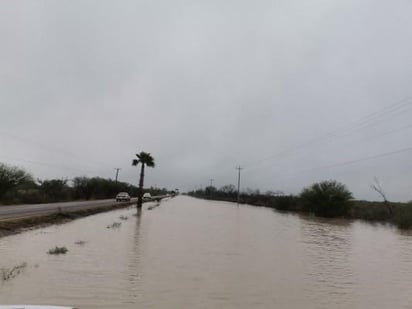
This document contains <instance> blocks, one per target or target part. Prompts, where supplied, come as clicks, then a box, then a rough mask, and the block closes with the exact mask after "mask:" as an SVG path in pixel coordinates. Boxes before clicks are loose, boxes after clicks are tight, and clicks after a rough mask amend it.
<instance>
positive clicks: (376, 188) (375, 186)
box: [371, 176, 393, 215]
mask: <svg viewBox="0 0 412 309" xmlns="http://www.w3.org/2000/svg"><path fill="white" fill-rule="evenodd" d="M373 180H374V182H373V183H372V184H371V188H372V190H374V191H376V192H377V193H378V194H379V195H380V196H381V197H382V199H383V203H384V204H385V206H386V209H387V210H388V212H389V214H390V215H393V209H392V206H391V204H390V203H389V201H388V199H387V198H386V194H385V192H384V191H383V188H382V186H381V184H380V182H379V179H378V177H376V176H375V177H374V178H373Z"/></svg>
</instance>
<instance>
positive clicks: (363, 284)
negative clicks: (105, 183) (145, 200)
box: [0, 196, 412, 309]
mask: <svg viewBox="0 0 412 309" xmlns="http://www.w3.org/2000/svg"><path fill="white" fill-rule="evenodd" d="M153 205H154V203H150V204H146V205H145V209H144V210H143V213H142V215H141V216H140V217H137V216H133V214H135V213H136V210H135V209H134V208H129V209H123V210H117V211H112V212H107V213H103V214H97V215H93V216H90V217H86V218H82V219H78V220H76V221H72V222H70V223H67V224H62V225H55V226H49V227H47V228H41V229H36V230H32V231H28V232H25V233H22V234H18V235H13V236H9V237H4V238H0V268H11V267H13V266H15V265H18V264H21V263H23V262H25V263H27V266H26V267H25V268H24V270H23V271H22V272H21V273H20V274H18V275H17V276H16V277H15V278H13V279H10V280H7V281H3V282H2V281H1V279H0V304H12V303H15V304H16V303H19V304H21V303H25V304H60V305H74V306H76V307H79V308H80V309H86V308H176V309H177V308H179V309H181V308H190V309H193V308H248V309H250V308H316V309H319V308H328V309H329V308H374V309H375V308H412V235H408V234H407V233H406V234H405V233H401V232H399V231H398V230H397V229H396V228H393V227H390V226H385V225H371V224H367V223H363V222H358V221H354V222H352V221H339V220H338V221H330V220H322V219H316V218H313V217H307V216H301V215H297V214H290V213H289V214H285V213H280V212H276V211H273V210H271V209H267V208H258V207H251V206H246V205H241V206H239V207H238V206H236V205H235V204H231V203H224V202H213V201H203V200H198V199H193V198H190V197H185V196H180V197H176V198H174V199H170V200H166V201H163V202H162V203H160V206H159V207H156V208H153V209H152V210H148V209H147V207H148V206H153ZM120 216H125V217H126V216H127V220H121V219H119V217H120ZM123 219H125V218H123ZM114 222H121V225H120V227H117V228H107V226H109V225H111V224H112V223H114ZM78 241H85V243H84V244H82V245H81V244H75V242H78ZM55 246H66V247H67V248H68V249H69V251H68V252H67V254H65V255H59V256H55V255H48V254H47V251H48V250H49V249H50V248H53V247H55ZM0 275H1V271H0Z"/></svg>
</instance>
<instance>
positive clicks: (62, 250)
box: [47, 246, 69, 255]
mask: <svg viewBox="0 0 412 309" xmlns="http://www.w3.org/2000/svg"><path fill="white" fill-rule="evenodd" d="M67 251H69V250H68V249H67V248H66V247H58V246H56V247H54V248H52V249H50V250H49V251H48V252H47V253H48V254H55V255H57V254H66V253H67Z"/></svg>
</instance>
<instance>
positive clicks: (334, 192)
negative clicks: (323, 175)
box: [188, 180, 412, 229]
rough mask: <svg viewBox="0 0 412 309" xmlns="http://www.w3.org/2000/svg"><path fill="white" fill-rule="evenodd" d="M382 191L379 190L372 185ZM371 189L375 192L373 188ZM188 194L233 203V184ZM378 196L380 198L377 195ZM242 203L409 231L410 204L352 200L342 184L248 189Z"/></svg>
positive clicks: (411, 206)
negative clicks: (293, 191) (288, 190)
mask: <svg viewBox="0 0 412 309" xmlns="http://www.w3.org/2000/svg"><path fill="white" fill-rule="evenodd" d="M375 187H377V188H378V189H379V190H380V191H381V192H383V190H382V188H381V187H380V186H379V187H378V185H375ZM372 189H374V190H376V189H375V188H373V187H372ZM188 195H190V196H193V197H198V198H203V199H210V200H220V201H228V202H236V200H237V190H236V188H235V186H234V185H225V186H222V187H221V188H219V189H218V188H216V187H213V186H208V187H206V188H204V189H198V190H195V191H191V192H189V193H188ZM380 195H382V194H381V193H380ZM239 202H240V203H241V204H249V205H254V206H263V207H269V208H273V209H277V210H280V211H298V212H306V213H311V214H313V215H315V216H321V217H344V218H348V219H360V220H366V221H380V222H390V223H393V224H395V225H396V226H398V227H399V228H401V229H409V228H412V202H409V203H393V202H389V201H388V200H387V199H386V196H384V200H383V201H382V202H370V201H361V200H354V199H353V197H352V193H351V192H350V191H349V189H347V187H346V186H345V185H344V184H341V183H339V182H337V181H334V180H328V181H322V182H319V183H315V184H312V185H311V186H309V187H307V188H305V189H303V190H302V192H301V193H300V194H299V195H285V194H283V193H282V192H280V191H267V192H265V193H261V192H260V191H259V190H252V189H247V190H245V191H242V192H240V200H239Z"/></svg>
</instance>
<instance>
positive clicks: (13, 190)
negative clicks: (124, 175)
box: [0, 163, 169, 206]
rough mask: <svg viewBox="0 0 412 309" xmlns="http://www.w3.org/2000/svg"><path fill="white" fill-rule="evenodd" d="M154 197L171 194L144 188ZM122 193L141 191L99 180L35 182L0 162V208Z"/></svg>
mask: <svg viewBox="0 0 412 309" xmlns="http://www.w3.org/2000/svg"><path fill="white" fill-rule="evenodd" d="M144 191H145V192H149V193H150V194H151V195H153V196H156V195H164V194H167V193H169V191H168V190H167V189H166V188H162V189H161V188H153V187H151V188H145V189H144ZM119 192H128V193H129V195H131V196H138V192H139V188H138V187H136V186H133V185H131V184H128V183H125V182H116V181H114V180H111V179H104V178H100V177H92V178H89V177H76V178H74V179H72V180H71V181H68V180H67V179H45V180H41V179H35V178H34V177H33V176H32V175H31V174H30V173H28V172H26V171H25V170H23V169H21V168H18V167H15V166H9V165H6V164H3V163H0V206H1V205H11V204H37V203H53V202H67V201H74V200H96V199H107V198H114V197H115V196H116V194H117V193H119Z"/></svg>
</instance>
